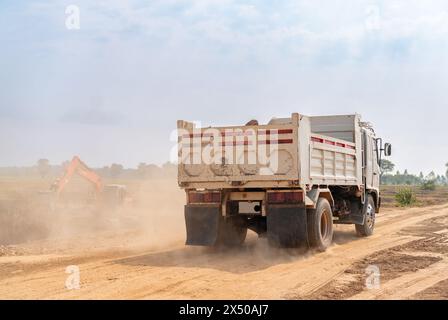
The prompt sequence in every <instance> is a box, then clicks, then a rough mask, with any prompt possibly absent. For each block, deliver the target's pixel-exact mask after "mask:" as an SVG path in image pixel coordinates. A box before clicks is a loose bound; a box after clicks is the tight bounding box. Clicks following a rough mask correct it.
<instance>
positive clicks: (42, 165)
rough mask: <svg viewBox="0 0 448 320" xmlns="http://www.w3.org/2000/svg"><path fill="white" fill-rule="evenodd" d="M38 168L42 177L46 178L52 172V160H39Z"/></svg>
mask: <svg viewBox="0 0 448 320" xmlns="http://www.w3.org/2000/svg"><path fill="white" fill-rule="evenodd" d="M37 170H38V171H39V174H40V176H41V177H42V178H45V177H46V176H47V175H48V173H49V172H50V161H49V160H48V159H39V160H37Z"/></svg>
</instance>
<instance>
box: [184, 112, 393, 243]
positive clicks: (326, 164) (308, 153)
mask: <svg viewBox="0 0 448 320" xmlns="http://www.w3.org/2000/svg"><path fill="white" fill-rule="evenodd" d="M177 127H178V137H179V141H178V155H179V164H178V182H179V186H180V187H181V188H183V189H185V192H186V202H187V203H186V205H185V222H186V229H187V241H186V243H187V245H202V246H215V245H226V246H236V245H241V244H242V243H243V242H244V240H245V238H246V234H247V230H248V229H250V230H252V231H254V232H256V233H257V234H258V235H259V236H266V237H267V238H268V240H269V243H271V244H273V245H276V246H282V247H298V246H309V247H314V248H317V249H318V250H325V249H326V248H327V247H328V246H329V245H330V244H331V242H332V239H333V224H335V223H339V224H354V225H355V228H356V232H357V233H358V235H360V236H369V235H371V234H372V232H373V229H374V225H375V213H378V211H379V208H380V205H381V196H380V191H379V178H380V166H379V162H380V159H381V157H382V155H385V156H389V155H390V154H391V145H390V144H388V143H385V144H384V145H383V143H382V140H381V139H380V138H377V137H376V136H375V132H374V130H373V128H372V127H371V125H370V124H368V123H365V122H361V119H360V116H359V115H357V114H355V115H335V116H305V115H302V114H298V113H293V114H292V115H291V117H289V118H273V119H272V120H271V121H269V123H267V124H258V122H257V121H256V120H252V121H250V122H248V123H247V124H246V125H244V126H226V127H206V128H198V127H197V126H196V124H195V123H192V122H188V121H183V120H179V121H178V123H177Z"/></svg>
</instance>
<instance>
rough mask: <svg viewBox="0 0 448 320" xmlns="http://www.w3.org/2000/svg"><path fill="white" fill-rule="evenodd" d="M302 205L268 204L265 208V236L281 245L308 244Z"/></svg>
mask: <svg viewBox="0 0 448 320" xmlns="http://www.w3.org/2000/svg"><path fill="white" fill-rule="evenodd" d="M306 220H307V218H306V209H305V206H304V205H270V206H269V207H268V209H267V236H268V240H269V242H270V243H272V244H274V245H278V246H281V247H289V248H292V247H302V246H308V233H307V222H306Z"/></svg>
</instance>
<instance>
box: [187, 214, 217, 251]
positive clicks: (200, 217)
mask: <svg viewBox="0 0 448 320" xmlns="http://www.w3.org/2000/svg"><path fill="white" fill-rule="evenodd" d="M220 218H221V206H220V205H207V206H203V205H196V206H194V205H186V206H185V225H186V228H187V241H186V244H187V245H192V246H213V245H214V244H215V243H216V241H217V239H218V227H219V220H220Z"/></svg>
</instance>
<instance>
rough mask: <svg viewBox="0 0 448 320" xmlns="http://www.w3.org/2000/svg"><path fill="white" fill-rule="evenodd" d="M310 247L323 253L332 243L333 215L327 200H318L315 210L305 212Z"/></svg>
mask: <svg viewBox="0 0 448 320" xmlns="http://www.w3.org/2000/svg"><path fill="white" fill-rule="evenodd" d="M307 216H308V217H307V218H308V219H307V220H308V221H307V222H308V223H307V224H308V242H309V244H310V247H312V248H316V249H317V250H319V251H325V250H326V249H327V248H328V247H329V246H330V245H331V243H332V241H333V213H332V212H331V206H330V203H329V202H328V200H327V199H325V198H319V200H318V201H317V206H316V209H314V210H309V211H308V212H307Z"/></svg>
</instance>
